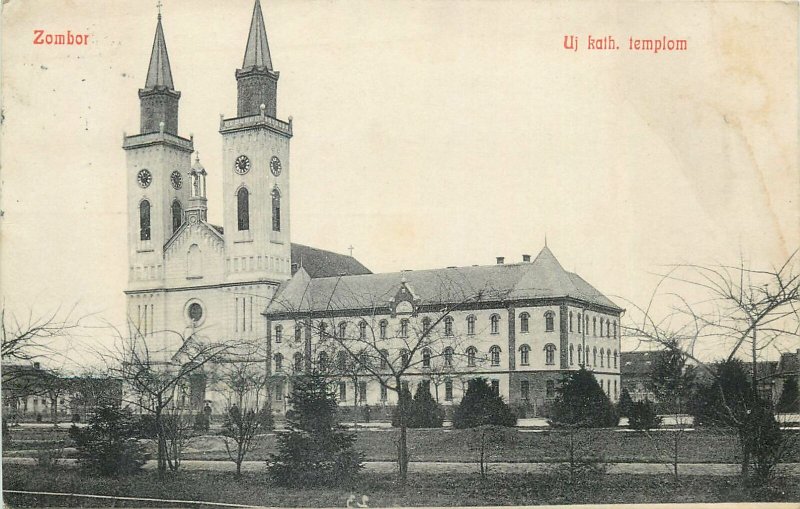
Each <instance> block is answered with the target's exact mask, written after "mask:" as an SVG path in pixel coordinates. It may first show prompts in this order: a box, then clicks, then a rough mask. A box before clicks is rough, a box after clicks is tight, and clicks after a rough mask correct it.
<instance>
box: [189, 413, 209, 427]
mask: <svg viewBox="0 0 800 509" xmlns="http://www.w3.org/2000/svg"><path fill="white" fill-rule="evenodd" d="M210 427H211V423H209V422H208V417H206V415H205V414H204V413H203V412H198V413H197V414H196V415H195V416H194V426H193V428H194V430H195V431H208V429H209V428H210Z"/></svg>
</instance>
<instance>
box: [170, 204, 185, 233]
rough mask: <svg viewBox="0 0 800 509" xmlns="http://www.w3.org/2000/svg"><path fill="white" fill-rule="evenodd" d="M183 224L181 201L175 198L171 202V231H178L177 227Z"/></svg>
mask: <svg viewBox="0 0 800 509" xmlns="http://www.w3.org/2000/svg"><path fill="white" fill-rule="evenodd" d="M182 224H183V207H181V202H179V201H178V200H175V201H174V202H172V233H173V234H174V233H175V232H176V231H178V228H180V227H181V225H182Z"/></svg>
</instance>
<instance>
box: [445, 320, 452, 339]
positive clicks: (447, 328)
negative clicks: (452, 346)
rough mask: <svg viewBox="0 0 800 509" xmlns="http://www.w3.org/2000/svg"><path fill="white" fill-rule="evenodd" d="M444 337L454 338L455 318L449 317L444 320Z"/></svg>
mask: <svg viewBox="0 0 800 509" xmlns="http://www.w3.org/2000/svg"><path fill="white" fill-rule="evenodd" d="M444 335H445V336H452V335H453V317H452V316H448V317H446V318H445V319H444Z"/></svg>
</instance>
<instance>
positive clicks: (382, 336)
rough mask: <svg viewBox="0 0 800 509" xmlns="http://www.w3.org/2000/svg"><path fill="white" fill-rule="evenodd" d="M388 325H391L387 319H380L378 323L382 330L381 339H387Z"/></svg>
mask: <svg viewBox="0 0 800 509" xmlns="http://www.w3.org/2000/svg"><path fill="white" fill-rule="evenodd" d="M388 326H389V322H387V321H386V320H381V321H380V324H379V325H378V328H379V330H380V338H381V339H386V327H388Z"/></svg>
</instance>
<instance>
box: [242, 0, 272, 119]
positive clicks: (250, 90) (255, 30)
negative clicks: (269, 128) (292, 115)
mask: <svg viewBox="0 0 800 509" xmlns="http://www.w3.org/2000/svg"><path fill="white" fill-rule="evenodd" d="M278 76H279V73H278V72H277V71H275V70H273V69H272V58H271V57H270V54H269V44H268V43H267V30H266V28H265V26H264V16H263V15H262V14H261V2H260V1H259V0H255V5H254V6H253V17H252V19H251V20H250V32H249V33H248V35H247V47H246V48H245V51H244V61H243V62H242V68H241V69H238V70H237V71H236V82H237V84H238V101H237V107H236V111H237V116H239V117H250V116H254V115H261V114H263V113H266V115H267V116H269V117H272V118H275V117H276V115H277V95H278ZM262 104H263V105H264V110H263V113H262V109H261V105H262Z"/></svg>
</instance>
